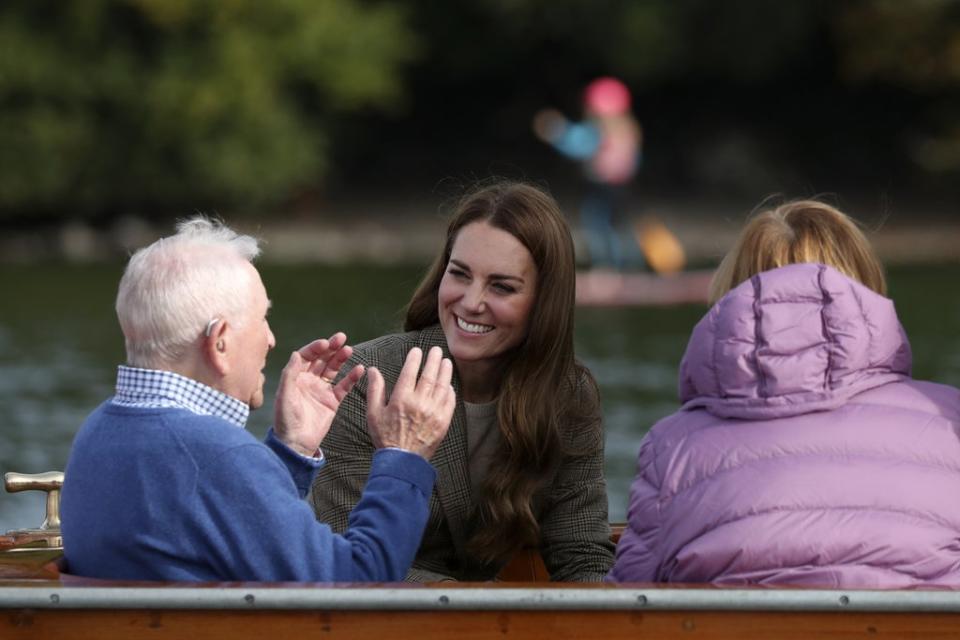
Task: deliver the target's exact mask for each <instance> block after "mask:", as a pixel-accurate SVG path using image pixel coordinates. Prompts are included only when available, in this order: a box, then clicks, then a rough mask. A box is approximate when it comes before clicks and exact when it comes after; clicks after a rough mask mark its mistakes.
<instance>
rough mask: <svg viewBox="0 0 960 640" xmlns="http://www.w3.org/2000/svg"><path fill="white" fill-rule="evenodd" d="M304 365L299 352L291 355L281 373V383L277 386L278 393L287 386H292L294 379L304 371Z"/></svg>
mask: <svg viewBox="0 0 960 640" xmlns="http://www.w3.org/2000/svg"><path fill="white" fill-rule="evenodd" d="M303 364H304V363H303V358H301V357H300V354H299V353H298V352H296V351H294V352H292V353H291V354H290V358H289V359H288V360H287V364H286V365H285V366H284V367H283V371H281V372H280V383H279V385H278V386H277V390H278V391H279V390H280V389H282V388H283V387H284V386H285V385H287V384H290V383H291V382H292V381H293V379H294V378H296V377H297V374H298V373H300V371H302V370H303V369H304V366H303Z"/></svg>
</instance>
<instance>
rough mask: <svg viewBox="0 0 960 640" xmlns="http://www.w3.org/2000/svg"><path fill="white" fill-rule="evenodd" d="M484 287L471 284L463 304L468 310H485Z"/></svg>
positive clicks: (464, 295)
mask: <svg viewBox="0 0 960 640" xmlns="http://www.w3.org/2000/svg"><path fill="white" fill-rule="evenodd" d="M483 295H484V289H483V286H482V285H479V284H471V285H470V286H469V287H467V290H466V291H465V292H464V294H463V306H464V308H465V309H467V310H468V311H473V312H474V313H478V312H480V311H483Z"/></svg>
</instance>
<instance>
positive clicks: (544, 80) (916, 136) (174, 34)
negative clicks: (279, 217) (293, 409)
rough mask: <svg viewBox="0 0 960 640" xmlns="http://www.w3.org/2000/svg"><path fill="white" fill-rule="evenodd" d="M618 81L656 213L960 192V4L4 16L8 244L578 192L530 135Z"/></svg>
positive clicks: (85, 0) (132, 2)
mask: <svg viewBox="0 0 960 640" xmlns="http://www.w3.org/2000/svg"><path fill="white" fill-rule="evenodd" d="M605 74H613V75H617V76H620V77H621V78H622V79H624V80H625V81H626V82H627V84H628V85H629V86H630V88H631V89H632V90H633V92H634V97H635V111H636V112H637V115H638V116H639V117H640V119H641V120H642V121H643V124H644V127H645V131H646V133H647V137H646V147H645V150H644V154H645V163H644V171H643V172H642V174H641V176H640V181H641V183H642V182H643V181H646V184H641V188H643V189H646V188H647V185H656V187H657V188H665V189H668V190H669V189H673V190H675V191H676V192H680V193H685V194H687V193H695V192H700V193H721V192H723V193H736V194H744V195H749V196H750V197H759V196H761V195H763V194H764V193H770V192H776V191H785V192H789V193H797V192H804V191H806V192H810V191H812V192H817V191H833V190H846V189H847V187H849V186H850V185H853V186H854V187H856V186H858V185H865V186H866V188H872V187H873V186H880V188H889V187H893V186H895V187H898V188H899V187H902V188H904V189H908V190H913V191H914V192H918V191H924V190H930V191H932V190H935V189H941V190H943V191H944V192H950V193H956V191H957V187H956V185H957V184H960V181H957V180H956V179H955V178H956V175H957V173H958V172H960V116H958V113H960V2H958V0H914V1H909V2H907V1H902V0H778V1H777V2H770V1H769V0H730V1H728V2H717V1H716V0H642V1H641V0H592V1H591V2H584V1H582V0H484V1H483V2H436V0H403V1H402V2H388V1H386V0H274V1H272V2H256V1H254V0H6V2H3V3H0V220H4V219H5V220H7V221H9V220H11V219H14V218H20V219H30V220H34V219H38V218H39V217H42V216H46V217H50V218H52V217H58V218H62V217H78V216H88V217H94V216H98V217H105V218H109V217H111V216H115V215H117V214H122V213H146V214H149V213H159V214H163V215H171V214H177V213H183V212H184V211H190V210H193V209H204V210H215V211H228V212H230V213H231V214H234V213H238V212H241V211H244V210H247V211H258V212H260V213H263V212H265V211H269V210H275V209H284V208H289V205H290V203H291V202H292V201H294V200H296V199H297V198H298V197H299V196H301V195H302V194H304V193H306V194H310V193H311V192H315V191H317V190H320V189H328V188H333V189H334V190H335V189H336V188H337V187H341V188H344V189H345V190H349V191H352V192H356V191H360V190H363V192H364V193H366V192H368V191H371V190H374V189H378V188H379V189H384V190H394V189H396V188H404V187H407V186H410V188H412V189H416V192H418V193H419V192H421V188H422V187H421V185H424V184H426V185H430V184H434V183H436V182H437V181H439V180H443V179H444V178H445V177H447V176H451V175H452V176H455V177H456V176H470V175H486V174H488V173H491V172H497V170H498V169H499V168H501V167H505V168H506V169H507V170H508V171H509V169H510V168H512V167H515V168H517V169H518V170H519V172H520V173H523V174H525V175H527V176H528V177H535V178H539V177H541V176H543V175H544V174H545V173H551V172H554V173H560V174H561V175H562V174H563V172H567V173H566V175H570V176H577V175H578V174H577V172H576V167H574V166H573V165H572V164H571V163H568V162H566V161H564V160H563V159H562V158H559V157H558V156H557V155H556V154H554V153H552V152H551V151H550V150H549V149H546V148H545V147H544V145H542V144H540V143H539V142H538V141H536V140H535V139H534V137H533V136H532V135H531V133H530V128H529V125H530V117H531V115H532V114H533V113H534V112H535V111H536V110H537V109H539V108H541V107H544V106H547V105H554V106H557V107H559V108H561V109H562V110H564V111H565V112H567V113H568V115H570V116H571V117H578V116H579V113H580V111H581V105H580V90H581V88H582V87H583V86H584V84H585V83H586V82H588V81H589V80H590V79H592V78H594V77H596V76H597V75H605Z"/></svg>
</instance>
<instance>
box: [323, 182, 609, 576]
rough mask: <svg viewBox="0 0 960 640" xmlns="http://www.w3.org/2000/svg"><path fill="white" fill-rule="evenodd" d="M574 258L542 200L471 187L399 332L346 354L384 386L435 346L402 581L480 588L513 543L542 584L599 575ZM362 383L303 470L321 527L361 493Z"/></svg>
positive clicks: (599, 505)
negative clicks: (425, 516) (319, 466)
mask: <svg viewBox="0 0 960 640" xmlns="http://www.w3.org/2000/svg"><path fill="white" fill-rule="evenodd" d="M574 281H575V260H574V249H573V240H572V238H571V235H570V230H569V228H568V226H567V224H566V222H565V220H564V218H563V215H562V213H561V212H560V210H559V208H558V207H557V204H556V202H555V201H554V199H553V198H552V197H550V196H549V195H547V194H546V193H544V192H542V191H541V190H539V189H537V188H535V187H532V186H529V185H526V184H519V183H510V182H502V183H495V184H491V185H487V186H481V187H480V188H478V189H476V190H474V191H473V192H471V193H469V194H467V195H466V196H465V197H464V198H463V199H462V200H461V201H460V203H459V205H458V206H457V207H456V210H455V213H454V215H453V217H452V220H451V221H450V223H449V226H448V228H447V235H446V242H445V244H444V246H443V248H442V249H441V251H440V254H439V256H438V257H437V259H436V260H435V261H434V263H433V265H432V266H431V267H430V268H429V271H428V272H427V274H426V276H425V277H424V279H423V281H422V282H421V284H420V285H419V287H418V288H417V290H416V292H415V293H414V294H413V298H412V299H411V301H410V303H409V305H408V307H407V311H406V321H405V325H404V329H405V331H406V333H399V334H393V335H387V336H383V337H381V338H377V339H375V340H372V341H370V342H367V343H364V344H361V345H358V346H357V347H356V349H355V350H354V353H353V357H352V358H351V360H350V362H349V363H350V364H358V363H359V364H363V365H365V366H367V367H377V368H378V369H380V371H382V372H383V374H384V376H385V377H386V379H387V383H388V384H392V382H393V380H394V378H395V377H396V375H397V372H398V371H399V367H400V364H401V363H402V362H403V360H404V357H405V354H406V353H407V352H408V351H409V350H410V349H411V348H415V347H420V348H423V349H427V348H431V347H435V346H440V347H442V348H443V350H444V353H445V354H447V355H448V356H449V357H450V358H451V359H452V360H453V363H454V375H453V385H454V388H455V389H456V393H457V406H456V410H455V411H454V414H453V422H452V424H451V426H450V431H449V435H448V436H447V438H446V439H445V440H444V442H443V443H442V444H441V446H440V447H439V449H438V450H437V452H436V455H434V457H433V458H432V460H431V461H432V462H433V464H434V465H435V466H436V467H437V471H438V474H439V478H438V482H437V486H436V489H435V492H434V495H433V497H432V499H431V503H430V520H429V522H428V524H427V531H426V534H425V535H424V539H423V544H422V545H421V547H420V550H419V552H418V554H417V558H416V560H415V561H414V565H413V569H412V570H411V572H410V573H409V575H408V576H407V578H408V580H411V581H423V582H433V581H441V580H469V581H479V580H490V579H493V578H494V577H495V576H496V575H497V573H498V572H499V571H500V569H501V568H502V567H503V566H504V564H505V563H506V562H507V561H508V560H509V558H510V557H511V556H512V555H513V554H514V553H515V552H516V551H518V550H520V549H522V548H524V547H537V548H539V550H540V552H541V554H542V557H543V559H544V562H545V564H546V568H547V570H548V571H549V572H550V576H551V578H552V579H553V580H570V581H598V580H601V579H602V578H603V576H604V574H605V573H606V572H607V570H608V569H609V567H610V564H611V562H612V560H613V556H612V545H611V543H610V527H609V523H608V519H607V493H606V483H605V480H604V475H603V461H604V457H603V428H602V416H601V410H600V401H599V393H598V390H597V385H596V382H595V381H594V379H593V376H592V375H591V374H590V372H589V371H588V370H587V369H586V367H584V366H583V365H581V364H580V363H578V362H577V361H576V359H575V356H574V350H573V325H574ZM363 385H364V382H363V381H361V382H360V383H359V384H358V385H357V388H356V389H354V391H353V392H351V393H350V394H348V395H347V397H346V398H344V401H343V404H342V405H341V407H340V410H339V411H338V413H337V417H336V419H335V420H334V424H333V427H332V428H331V430H330V435H329V436H328V437H327V439H326V440H325V441H324V451H325V452H326V454H327V456H328V457H329V459H330V464H329V465H328V466H327V467H326V468H325V469H323V470H322V471H321V472H320V474H318V476H317V480H316V482H315V483H314V486H313V492H312V496H313V503H314V506H315V509H316V513H317V517H318V518H319V519H320V520H321V521H324V522H330V523H331V524H332V525H333V526H334V528H335V529H338V530H344V529H345V528H346V527H347V526H348V519H347V516H348V514H349V513H350V510H351V509H352V508H353V506H354V504H356V503H357V501H358V500H359V499H360V496H361V493H360V490H361V488H362V485H363V479H364V478H365V477H366V475H367V473H368V470H369V468H370V460H371V455H372V454H373V451H374V447H373V443H372V442H371V440H370V438H369V436H368V435H367V430H366V429H365V428H364V424H363V416H364V414H365V413H366V411H367V408H366V402H367V401H366V400H365V398H364V393H363V389H362V387H363Z"/></svg>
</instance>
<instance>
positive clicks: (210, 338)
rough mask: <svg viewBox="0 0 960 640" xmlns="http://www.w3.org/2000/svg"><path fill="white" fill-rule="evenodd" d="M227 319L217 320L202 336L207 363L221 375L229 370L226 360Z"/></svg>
mask: <svg viewBox="0 0 960 640" xmlns="http://www.w3.org/2000/svg"><path fill="white" fill-rule="evenodd" d="M227 333H228V331H227V321H226V320H217V321H216V324H213V326H212V327H211V328H210V330H209V331H207V332H205V335H204V336H203V354H204V356H205V357H206V360H207V363H208V364H209V365H210V367H211V368H213V370H214V371H216V372H217V373H219V374H220V375H221V376H223V375H226V374H227V373H229V371H230V364H229V362H228V361H227V347H228V346H229V344H228V343H227Z"/></svg>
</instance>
